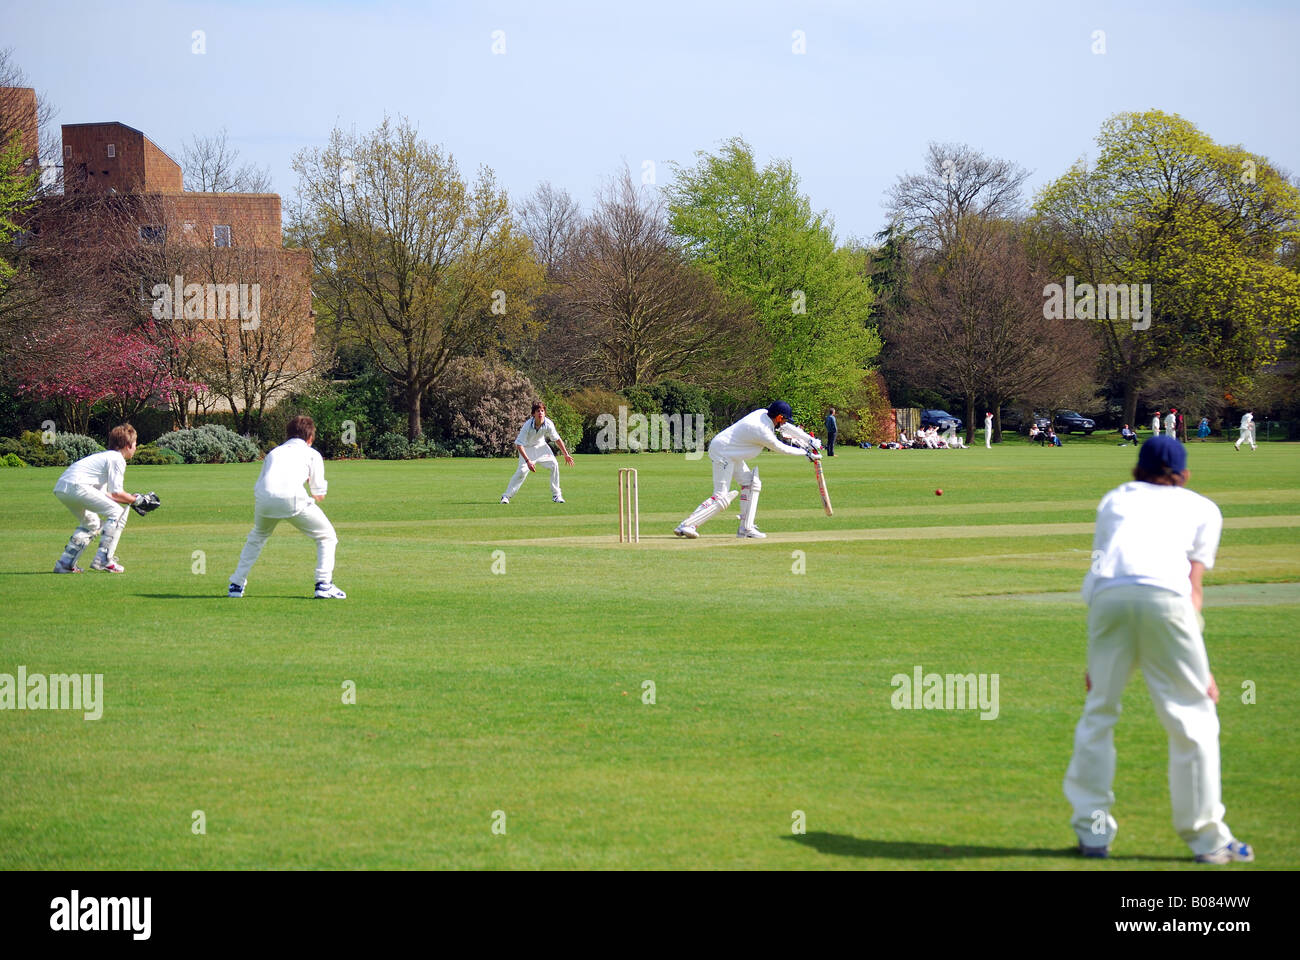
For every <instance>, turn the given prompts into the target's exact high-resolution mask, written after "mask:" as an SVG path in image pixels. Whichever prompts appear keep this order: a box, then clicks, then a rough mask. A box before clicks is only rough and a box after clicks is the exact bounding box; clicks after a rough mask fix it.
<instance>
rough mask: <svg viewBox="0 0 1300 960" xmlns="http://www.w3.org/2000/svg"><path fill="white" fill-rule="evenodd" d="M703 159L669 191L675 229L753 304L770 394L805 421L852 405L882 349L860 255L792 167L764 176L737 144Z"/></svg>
mask: <svg viewBox="0 0 1300 960" xmlns="http://www.w3.org/2000/svg"><path fill="white" fill-rule="evenodd" d="M698 157H699V162H698V163H697V164H696V165H695V166H694V167H692V168H689V169H682V170H679V171H678V173H677V178H676V180H675V182H674V183H673V184H672V185H671V186H670V187H668V188H667V189H666V191H665V192H666V195H667V198H668V201H669V211H670V223H671V225H672V228H673V231H674V232H675V233H676V234H677V235H678V236H679V237H680V238H681V239H682V240H683V242H684V243H685V245H686V249H687V251H688V253H689V255H690V256H691V257H692V258H693V259H694V260H695V261H696V262H697V263H698V264H699V265H700V266H701V267H703V268H704V269H705V270H706V271H707V272H708V273H710V274H711V275H712V276H713V277H715V278H716V280H717V281H718V283H719V285H720V286H721V287H722V289H723V290H724V291H726V292H727V293H728V294H733V295H738V296H740V297H743V298H744V299H745V300H747V301H748V302H749V303H750V304H751V305H752V306H753V308H754V310H755V312H756V314H757V316H758V320H759V324H760V327H761V329H762V331H763V334H764V335H765V336H766V339H767V341H768V344H769V349H770V356H769V358H768V362H769V372H768V374H767V376H766V379H767V380H768V383H767V384H766V386H767V387H768V390H769V393H770V394H771V395H772V396H774V397H776V396H779V397H783V398H785V399H787V400H789V401H790V402H791V403H792V404H793V405H794V406H795V409H796V410H803V411H805V415H812V414H813V413H814V412H816V411H818V410H821V409H823V408H824V407H825V406H827V405H828V404H837V405H839V406H842V407H847V406H851V405H852V402H853V401H854V399H856V398H857V397H858V395H859V394H860V393H861V391H862V384H863V376H864V373H865V371H866V370H867V369H868V368H869V367H870V365H871V363H872V361H873V360H874V359H875V357H876V355H877V354H878V353H879V352H880V338H879V336H878V335H877V333H876V330H875V328H874V326H873V324H872V321H871V305H872V293H871V287H870V284H869V282H868V280H867V279H866V277H865V275H864V272H863V270H862V258H861V256H860V255H858V254H856V253H854V252H853V251H849V250H841V249H837V248H836V243H835V236H834V231H833V227H832V224H831V222H830V220H829V218H827V217H826V215H825V214H822V213H814V212H813V210H812V206H811V204H810V203H809V200H808V198H807V197H806V196H804V195H803V194H802V193H800V192H799V178H798V177H797V176H796V175H795V173H794V170H793V169H792V168H791V166H790V163H789V162H788V161H785V160H778V161H773V162H772V163H769V164H768V165H767V166H766V167H764V168H762V169H761V170H760V169H759V168H758V166H757V164H756V163H755V161H754V153H753V150H752V148H751V147H750V146H749V144H747V143H746V142H745V141H744V140H741V139H739V138H734V139H731V140H728V141H726V142H725V143H724V144H723V145H722V148H721V149H720V150H719V151H718V152H717V153H714V154H709V153H703V152H701V153H700V154H698Z"/></svg>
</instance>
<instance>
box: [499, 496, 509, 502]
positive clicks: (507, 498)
mask: <svg viewBox="0 0 1300 960" xmlns="http://www.w3.org/2000/svg"><path fill="white" fill-rule="evenodd" d="M501 502H502V503H509V502H510V498H509V497H502V498H501Z"/></svg>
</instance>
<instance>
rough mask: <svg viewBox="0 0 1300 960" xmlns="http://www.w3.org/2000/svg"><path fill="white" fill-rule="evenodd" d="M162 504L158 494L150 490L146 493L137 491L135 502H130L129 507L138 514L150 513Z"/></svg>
mask: <svg viewBox="0 0 1300 960" xmlns="http://www.w3.org/2000/svg"><path fill="white" fill-rule="evenodd" d="M161 506H162V501H161V500H159V499H158V494H156V493H154V492H153V491H152V490H151V491H150V492H148V493H138V494H136V497H135V503H133V504H131V509H132V510H134V511H135V512H136V513H138V514H140V516H142V517H143V516H144V515H145V514H146V513H151V512H153V511H154V510H157V509H158V508H159V507H161Z"/></svg>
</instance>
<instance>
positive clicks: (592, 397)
mask: <svg viewBox="0 0 1300 960" xmlns="http://www.w3.org/2000/svg"><path fill="white" fill-rule="evenodd" d="M567 399H568V402H569V405H570V406H572V407H573V409H574V410H575V411H577V413H578V416H580V417H581V418H582V439H581V440H580V441H579V443H578V451H579V452H581V453H609V452H610V451H608V450H600V449H599V448H597V446H596V436H597V434H598V433H599V432H600V427H598V426H597V425H596V419H597V418H598V417H599V416H600V415H601V414H603V413H608V414H609V415H610V416H613V417H617V416H618V408H619V406H620V405H622V406H627V405H628V402H627V398H626V397H624V396H622V395H621V394H618V393H614V392H613V391H611V390H601V389H600V388H599V387H588V388H587V389H585V390H579V391H578V392H577V393H572V394H570V395H569V396H568V398H567Z"/></svg>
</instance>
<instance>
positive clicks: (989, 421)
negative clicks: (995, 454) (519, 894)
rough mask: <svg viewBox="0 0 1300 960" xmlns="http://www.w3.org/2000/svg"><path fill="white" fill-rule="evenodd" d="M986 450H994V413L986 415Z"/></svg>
mask: <svg viewBox="0 0 1300 960" xmlns="http://www.w3.org/2000/svg"><path fill="white" fill-rule="evenodd" d="M984 449H985V450H992V449H993V413H992V412H991V411H990V412H988V413H986V414H984Z"/></svg>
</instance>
